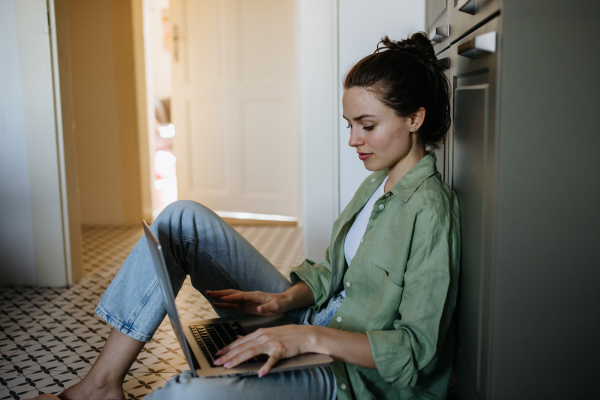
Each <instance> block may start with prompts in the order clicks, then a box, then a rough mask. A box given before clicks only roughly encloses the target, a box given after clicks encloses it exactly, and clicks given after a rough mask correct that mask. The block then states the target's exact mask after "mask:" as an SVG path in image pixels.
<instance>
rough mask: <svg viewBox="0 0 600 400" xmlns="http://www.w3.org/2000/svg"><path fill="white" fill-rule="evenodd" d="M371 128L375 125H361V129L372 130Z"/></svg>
mask: <svg viewBox="0 0 600 400" xmlns="http://www.w3.org/2000/svg"><path fill="white" fill-rule="evenodd" d="M373 128H375V125H371V126H364V127H363V129H364V130H365V131H372V130H373Z"/></svg>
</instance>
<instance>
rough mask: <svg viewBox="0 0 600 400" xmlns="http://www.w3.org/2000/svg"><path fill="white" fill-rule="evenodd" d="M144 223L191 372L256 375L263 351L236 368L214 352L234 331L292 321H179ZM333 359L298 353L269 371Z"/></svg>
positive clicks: (155, 246) (232, 337) (155, 244)
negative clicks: (219, 362)
mask: <svg viewBox="0 0 600 400" xmlns="http://www.w3.org/2000/svg"><path fill="white" fill-rule="evenodd" d="M143 225H144V231H145V233H146V240H147V241H148V247H149V248H150V254H151V255H152V261H153V263H154V269H155V270H156V276H157V277H158V281H159V283H160V287H161V289H162V294H163V297H164V299H165V304H166V308H167V314H168V315H169V321H170V322H171V326H172V327H173V330H174V331H175V336H177V340H178V341H179V344H180V346H181V348H182V349H183V354H184V355H185V358H186V360H187V362H188V364H189V365H190V370H191V371H192V374H194V375H195V376H204V377H214V376H229V377H231V376H240V375H257V374H258V371H259V370H260V368H261V367H262V366H263V364H264V363H265V361H266V360H267V356H266V355H261V356H258V357H254V359H252V360H248V361H247V362H246V363H244V364H240V365H238V366H237V367H235V368H229V369H225V368H223V367H220V366H215V365H214V364H213V362H214V360H216V359H217V358H219V357H218V356H215V355H214V354H215V353H216V352H217V351H218V350H219V349H221V348H223V347H225V346H226V345H227V344H229V343H231V342H232V341H234V340H236V339H237V335H242V336H244V335H246V334H249V333H252V332H254V331H255V330H257V329H259V328H266V327H272V326H279V325H288V324H293V323H294V322H293V321H292V320H291V319H289V318H288V317H287V316H286V315H284V314H280V315H276V316H273V317H262V316H254V315H242V316H239V317H232V318H216V319H203V320H197V321H188V322H185V321H181V320H180V319H179V314H178V313H177V307H176V306H175V295H174V294H173V287H172V286H171V280H170V278H169V273H168V272H167V266H166V264H165V258H164V256H163V254H162V250H161V247H160V243H159V242H158V239H156V236H154V234H153V233H152V232H151V231H150V228H149V227H148V224H146V222H145V221H143ZM332 361H333V359H332V358H331V357H329V356H328V355H325V354H315V353H309V354H300V355H298V356H295V357H292V358H288V359H284V360H280V361H279V362H278V363H277V364H275V366H274V367H273V368H272V369H271V372H280V371H289V370H293V369H302V368H313V367H319V366H324V365H328V364H330V363H331V362H332Z"/></svg>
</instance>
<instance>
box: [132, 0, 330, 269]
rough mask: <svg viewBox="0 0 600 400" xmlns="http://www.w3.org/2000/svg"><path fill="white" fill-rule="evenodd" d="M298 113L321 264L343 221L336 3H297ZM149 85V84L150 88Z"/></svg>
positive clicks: (144, 145) (311, 234) (141, 84)
mask: <svg viewBox="0 0 600 400" xmlns="http://www.w3.org/2000/svg"><path fill="white" fill-rule="evenodd" d="M131 1H132V18H133V48H134V60H135V75H136V78H135V79H136V98H137V114H138V140H139V144H140V149H139V154H140V170H141V175H142V204H143V215H144V218H147V219H149V220H151V219H152V205H153V201H152V197H151V196H152V194H151V193H152V190H151V185H152V182H153V176H152V173H151V172H152V158H151V156H150V143H149V137H150V135H149V131H148V130H149V129H150V127H152V121H153V120H152V113H153V105H152V102H151V99H149V98H148V94H149V93H150V88H151V86H149V83H148V82H149V80H151V79H150V77H149V76H148V77H147V74H148V71H147V69H146V65H147V55H146V51H145V46H146V44H145V43H144V41H145V40H148V38H145V37H144V31H145V29H144V28H145V26H144V24H145V21H146V20H147V18H145V15H144V10H145V7H144V3H145V1H144V0H131ZM294 10H295V16H294V18H295V35H296V38H295V48H296V68H297V82H296V84H297V89H298V90H297V93H298V98H297V104H298V105H297V107H298V109H297V112H298V114H297V115H298V124H299V126H298V132H299V135H298V136H299V143H298V146H299V149H300V157H299V158H300V160H301V166H300V173H301V179H300V182H301V185H302V186H301V188H300V189H301V190H300V191H299V192H300V196H301V198H300V203H301V204H302V207H301V211H300V212H301V215H300V218H299V221H300V224H299V225H300V227H302V228H303V230H304V250H305V256H306V257H308V258H314V259H320V258H321V257H322V256H323V254H324V251H325V249H326V248H327V245H328V244H329V238H330V234H331V227H332V226H333V223H334V222H335V220H336V218H337V216H338V215H339V200H338V199H339V162H338V137H337V136H338V135H337V132H338V130H339V129H338V113H339V112H338V107H339V106H338V103H339V101H338V96H339V94H338V93H339V88H338V85H339V80H340V79H339V71H338V27H337V23H338V0H295V1H294ZM150 85H151V83H150Z"/></svg>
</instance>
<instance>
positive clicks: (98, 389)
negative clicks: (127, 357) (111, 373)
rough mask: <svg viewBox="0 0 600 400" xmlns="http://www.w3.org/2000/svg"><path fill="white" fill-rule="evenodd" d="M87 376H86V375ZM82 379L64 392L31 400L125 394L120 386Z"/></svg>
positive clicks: (108, 399)
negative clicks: (99, 383)
mask: <svg viewBox="0 0 600 400" xmlns="http://www.w3.org/2000/svg"><path fill="white" fill-rule="evenodd" d="M86 378H87V377H86ZM86 378H83V380H82V381H81V382H79V383H77V384H75V385H73V386H71V387H70V388H67V389H66V390H65V391H64V392H62V393H61V394H59V395H58V396H55V395H53V394H41V395H39V396H36V397H34V398H33V399H31V400H96V399H97V400H124V399H125V394H124V393H123V388H122V387H121V386H116V387H108V386H106V385H104V386H102V385H96V384H94V383H93V382H90V380H91V379H88V380H86Z"/></svg>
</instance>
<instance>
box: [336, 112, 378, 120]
mask: <svg viewBox="0 0 600 400" xmlns="http://www.w3.org/2000/svg"><path fill="white" fill-rule="evenodd" d="M374 116H375V115H372V114H363V115H361V116H359V117H356V118H354V120H355V121H360V120H361V119H363V118H367V117H374ZM342 117H343V118H344V119H345V120H346V121H349V120H348V118H346V117H345V116H343V115H342Z"/></svg>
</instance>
